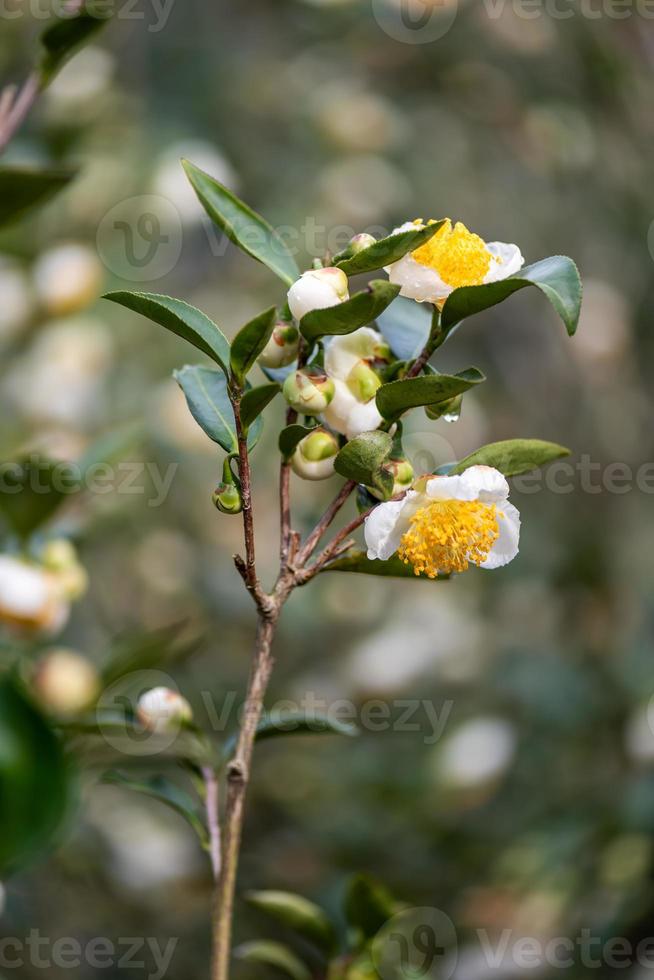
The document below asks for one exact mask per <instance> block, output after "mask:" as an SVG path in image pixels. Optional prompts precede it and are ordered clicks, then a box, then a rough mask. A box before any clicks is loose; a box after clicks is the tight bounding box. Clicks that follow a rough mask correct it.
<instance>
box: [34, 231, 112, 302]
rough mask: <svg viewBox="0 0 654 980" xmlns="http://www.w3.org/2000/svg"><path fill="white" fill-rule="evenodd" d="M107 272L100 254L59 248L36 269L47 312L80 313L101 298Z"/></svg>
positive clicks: (80, 248) (85, 249)
mask: <svg viewBox="0 0 654 980" xmlns="http://www.w3.org/2000/svg"><path fill="white" fill-rule="evenodd" d="M102 279H103V272H102V266H101V264H100V261H99V259H98V257H97V255H96V253H95V252H94V251H93V250H92V249H90V248H88V247H87V246H86V245H77V244H73V243H71V244H68V245H58V246H57V247H56V248H53V249H50V251H48V252H44V254H43V255H42V256H41V257H40V258H39V259H38V261H37V263H36V265H35V267H34V284H35V287H36V292H37V294H38V297H39V299H40V301H41V304H42V305H43V307H44V308H45V310H46V312H47V313H50V314H51V315H52V316H65V315H67V314H69V313H77V312H78V311H79V310H83V309H84V308H85V307H86V306H89V305H90V304H91V303H92V302H93V301H94V300H96V299H97V298H98V294H99V292H100V289H101V287H102Z"/></svg>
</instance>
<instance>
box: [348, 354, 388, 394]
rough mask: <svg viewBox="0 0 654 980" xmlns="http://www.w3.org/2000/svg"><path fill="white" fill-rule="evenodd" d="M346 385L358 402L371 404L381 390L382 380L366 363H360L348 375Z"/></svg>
mask: <svg viewBox="0 0 654 980" xmlns="http://www.w3.org/2000/svg"><path fill="white" fill-rule="evenodd" d="M346 384H347V386H348V388H349V389H350V391H351V392H352V394H353V395H354V397H355V398H356V399H357V401H360V402H369V401H370V399H371V398H374V397H375V395H376V394H377V391H378V389H379V388H381V379H380V377H379V375H378V374H377V373H376V372H375V371H373V369H372V368H371V367H370V366H369V365H368V364H366V362H365V361H359V362H358V363H357V364H355V365H354V367H353V368H352V370H351V371H350V373H349V374H348V376H347V379H346Z"/></svg>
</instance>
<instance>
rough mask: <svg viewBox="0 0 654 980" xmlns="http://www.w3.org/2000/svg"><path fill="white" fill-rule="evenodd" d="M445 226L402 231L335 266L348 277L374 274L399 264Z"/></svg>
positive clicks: (441, 224) (437, 223)
mask: <svg viewBox="0 0 654 980" xmlns="http://www.w3.org/2000/svg"><path fill="white" fill-rule="evenodd" d="M444 224H445V221H436V222H435V223H434V224H433V225H427V227H426V228H416V229H415V230H413V231H401V232H399V233H398V234H396V235H389V236H388V237H387V238H380V240H379V241H378V242H375V244H374V245H371V246H370V247H369V248H364V249H362V250H361V251H360V252H358V253H357V254H356V255H353V256H351V257H350V258H343V259H340V260H339V259H338V258H336V259H335V260H334V264H335V265H336V266H338V268H339V269H342V270H343V272H344V273H345V274H346V275H348V276H355V275H358V274H359V273H361V272H372V271H373V269H381V268H383V267H384V266H386V265H391V264H392V263H393V262H399V260H400V259H402V258H404V256H405V255H406V254H407V252H413V251H415V249H417V248H420V246H421V245H424V244H425V242H428V241H429V239H430V238H433V237H434V235H435V234H436V232H437V231H439V230H440V229H441V228H442V227H443V225H444ZM346 251H347V250H346Z"/></svg>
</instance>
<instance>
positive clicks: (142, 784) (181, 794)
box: [102, 770, 208, 845]
mask: <svg viewBox="0 0 654 980" xmlns="http://www.w3.org/2000/svg"><path fill="white" fill-rule="evenodd" d="M102 782H103V783H108V784H110V785H112V786H122V787H123V788H124V789H129V790H131V791H132V792H133V793H141V794H142V795H143V796H149V797H151V798H152V799H154V800H159V802H160V803H163V804H165V806H167V807H169V808H170V809H171V810H174V811H175V813H178V814H179V815H180V816H181V817H183V818H184V820H186V822H187V823H188V824H189V825H190V826H191V827H192V828H193V830H194V831H195V833H196V834H197V835H198V837H199V838H200V840H201V841H202V844H203V845H206V843H207V838H208V835H207V828H206V826H205V824H204V820H203V818H202V817H201V816H200V814H199V813H198V810H197V807H196V804H195V800H194V799H193V797H192V796H189V794H188V793H187V792H185V791H184V790H183V789H181V788H180V787H179V786H177V785H176V784H175V783H173V782H171V781H170V780H169V779H166V778H165V776H152V777H151V778H150V779H147V780H146V779H143V780H136V779H130V778H129V777H128V776H124V775H123V774H122V773H120V772H117V771H116V770H111V771H110V772H106V773H105V774H104V776H103V777H102Z"/></svg>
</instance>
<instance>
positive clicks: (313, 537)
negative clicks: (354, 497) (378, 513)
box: [297, 480, 356, 567]
mask: <svg viewBox="0 0 654 980" xmlns="http://www.w3.org/2000/svg"><path fill="white" fill-rule="evenodd" d="M355 488H356V483H355V482H354V480H348V481H347V483H345V484H344V485H343V487H342V488H341V490H340V492H339V493H338V494H337V496H336V497H335V498H334V499H333V500H332V502H331V504H330V505H329V507H328V508H327V510H326V511H325V513H324V514H323V516H322V517H321V518H320V520H319V521H318V523H317V524H316V526H315V527H314V529H313V531H312V532H311V534H310V535H309V536H308V538H307V539H306V541H305V542H304V545H303V546H302V547H301V548H300V551H299V553H298V556H297V564H298V565H299V566H300V567H302V566H303V565H304V564H305V562H306V561H307V560H308V559H309V558H310V557H311V555H312V554H313V552H314V550H315V548H316V545H317V544H319V542H320V539H321V538H322V536H323V535H324V534H325V532H326V531H327V529H328V528H329V526H330V525H331V523H332V521H333V520H334V518H335V517H336V515H337V514H338V512H339V511H340V509H341V507H343V506H344V504H345V503H346V502H347V500H348V499H349V497H350V494H351V493H352V491H353V490H354V489H355Z"/></svg>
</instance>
